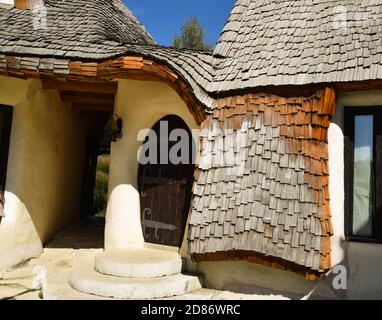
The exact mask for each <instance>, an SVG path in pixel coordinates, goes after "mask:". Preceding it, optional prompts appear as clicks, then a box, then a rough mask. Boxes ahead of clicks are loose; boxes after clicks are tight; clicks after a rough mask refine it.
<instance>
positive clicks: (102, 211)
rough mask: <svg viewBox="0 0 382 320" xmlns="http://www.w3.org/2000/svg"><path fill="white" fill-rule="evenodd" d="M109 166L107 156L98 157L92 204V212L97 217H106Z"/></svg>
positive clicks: (108, 157)
mask: <svg viewBox="0 0 382 320" xmlns="http://www.w3.org/2000/svg"><path fill="white" fill-rule="evenodd" d="M109 166H110V156H109V155H101V156H99V157H98V161H97V172H96V181H95V188H94V203H93V210H94V212H95V213H96V216H97V217H105V216H106V207H107V192H108V187H109Z"/></svg>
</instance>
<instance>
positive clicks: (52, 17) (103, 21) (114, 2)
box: [0, 0, 214, 107]
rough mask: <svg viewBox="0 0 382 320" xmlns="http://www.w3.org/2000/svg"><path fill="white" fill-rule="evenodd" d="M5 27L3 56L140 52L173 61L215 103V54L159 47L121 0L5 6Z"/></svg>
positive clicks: (98, 56) (0, 11) (1, 18)
mask: <svg viewBox="0 0 382 320" xmlns="http://www.w3.org/2000/svg"><path fill="white" fill-rule="evenodd" d="M44 11H45V12H46V15H45V16H44ZM0 26H1V27H0V58H1V56H3V57H4V56H5V55H10V56H11V55H12V56H21V57H22V56H37V57H48V58H57V59H67V60H85V61H89V60H90V61H101V60H107V59H113V58H116V57H119V56H124V55H128V54H129V55H134V54H136V55H139V56H144V57H147V58H151V59H153V60H155V61H161V62H163V63H164V64H166V65H169V66H170V67H171V68H172V69H173V70H174V71H176V72H177V73H179V74H180V75H181V76H182V77H183V78H184V79H185V80H186V81H187V82H188V84H189V85H190V86H191V88H192V90H193V91H194V94H195V96H196V97H197V98H198V100H199V101H200V102H202V104H204V105H205V106H206V107H209V106H211V105H212V98H210V97H209V95H208V94H207V93H206V92H205V90H204V88H206V87H207V86H208V84H209V83H211V81H212V80H213V73H214V71H213V67H212V65H213V63H212V59H213V57H212V54H211V53H209V52H202V51H194V50H175V49H173V48H167V47H162V46H158V45H156V43H155V41H154V40H153V38H152V37H151V36H150V34H149V33H148V32H147V31H146V30H145V28H144V27H143V26H142V25H141V24H140V23H139V21H138V20H137V19H136V18H135V17H134V15H133V14H132V13H131V11H129V10H128V9H127V8H126V6H125V5H124V4H123V3H122V2H121V0H109V1H104V0H91V1H89V0H65V1H61V0H44V8H43V9H42V10H20V9H17V8H11V9H9V8H1V7H0Z"/></svg>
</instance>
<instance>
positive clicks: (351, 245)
mask: <svg viewBox="0 0 382 320" xmlns="http://www.w3.org/2000/svg"><path fill="white" fill-rule="evenodd" d="M372 106H381V108H382V90H369V91H357V92H347V93H340V94H339V95H338V98H337V108H336V115H335V117H334V118H333V120H332V124H331V126H330V129H329V159H330V161H329V170H330V175H331V177H330V195H331V209H332V215H333V224H334V231H335V236H334V237H333V238H332V246H333V253H334V254H333V258H334V259H333V260H334V261H333V262H334V264H341V265H344V266H345V267H346V268H347V270H348V277H349V280H348V290H347V292H346V296H347V298H349V299H367V298H379V299H382V274H381V272H380V270H381V268H382V245H380V244H368V243H356V242H348V241H345V230H344V217H345V207H344V197H345V189H344V110H345V109H346V107H360V108H362V107H372Z"/></svg>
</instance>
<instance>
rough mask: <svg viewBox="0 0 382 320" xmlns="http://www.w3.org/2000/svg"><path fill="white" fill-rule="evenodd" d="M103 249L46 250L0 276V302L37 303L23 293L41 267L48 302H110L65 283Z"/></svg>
mask: <svg viewBox="0 0 382 320" xmlns="http://www.w3.org/2000/svg"><path fill="white" fill-rule="evenodd" d="M101 251H102V249H79V250H75V249H49V248H46V249H45V250H44V253H43V254H42V255H41V256H40V257H38V258H35V259H32V260H30V261H29V262H27V263H25V264H24V265H20V266H17V267H15V268H13V269H11V270H8V271H7V272H5V273H3V274H2V275H1V276H0V300H1V299H4V298H7V297H12V296H16V295H18V294H21V295H19V296H17V297H15V298H14V299H15V300H39V299H41V294H40V291H36V292H28V293H27V294H22V293H23V292H25V291H26V290H27V289H32V288H33V284H34V283H33V282H34V279H35V278H36V272H38V271H39V269H41V268H40V266H43V267H44V268H45V270H46V287H45V288H44V290H43V292H44V298H45V299H49V300H113V299H106V298H102V297H97V296H93V295H89V294H84V293H81V292H78V291H75V290H73V289H72V288H71V287H70V285H69V284H68V279H69V276H70V271H71V269H72V266H73V265H74V264H75V263H76V264H77V263H79V264H81V263H87V262H88V261H89V259H94V256H95V255H96V254H97V253H99V252H101ZM36 268H37V271H36ZM168 299H170V300H172V299H175V300H286V299H288V298H286V297H283V296H273V295H267V296H264V295H249V294H238V293H233V292H229V291H219V290H211V289H201V290H197V291H195V292H192V293H188V294H186V295H183V296H178V297H173V298H168Z"/></svg>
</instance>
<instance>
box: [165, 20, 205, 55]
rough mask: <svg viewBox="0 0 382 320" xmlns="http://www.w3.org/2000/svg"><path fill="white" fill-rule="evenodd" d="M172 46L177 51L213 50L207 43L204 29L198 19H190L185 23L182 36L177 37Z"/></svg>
mask: <svg viewBox="0 0 382 320" xmlns="http://www.w3.org/2000/svg"><path fill="white" fill-rule="evenodd" d="M172 45H173V47H174V48H177V49H182V48H187V49H196V50H207V51H211V50H212V46H211V45H210V44H207V43H206V42H205V32H204V28H203V27H202V26H201V25H200V23H199V21H198V19H197V18H190V19H188V20H187V21H186V22H185V24H184V25H183V27H182V29H181V34H180V35H176V36H175V38H174V40H173V44H172Z"/></svg>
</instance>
